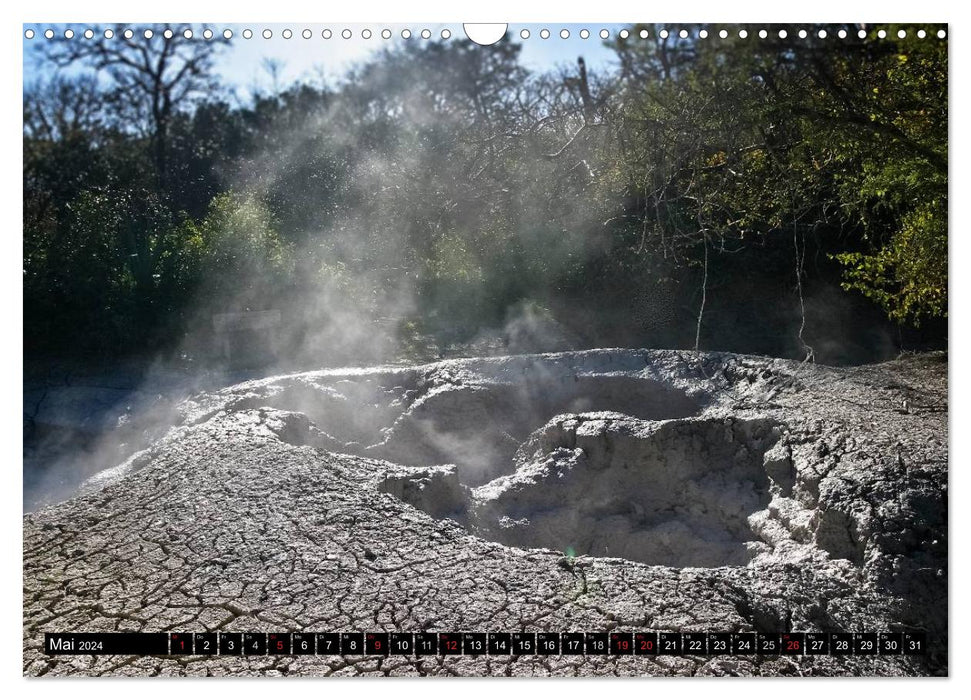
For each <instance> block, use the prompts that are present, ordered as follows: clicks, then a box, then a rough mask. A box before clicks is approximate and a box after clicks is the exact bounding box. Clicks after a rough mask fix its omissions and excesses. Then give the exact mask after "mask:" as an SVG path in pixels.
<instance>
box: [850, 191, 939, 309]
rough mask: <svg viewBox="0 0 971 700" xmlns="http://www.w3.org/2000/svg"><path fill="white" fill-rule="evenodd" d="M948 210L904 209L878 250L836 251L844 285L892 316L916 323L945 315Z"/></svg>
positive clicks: (930, 206)
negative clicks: (903, 212)
mask: <svg viewBox="0 0 971 700" xmlns="http://www.w3.org/2000/svg"><path fill="white" fill-rule="evenodd" d="M946 211H947V208H946V207H944V206H942V205H941V204H940V203H939V202H936V201H932V202H928V203H925V204H923V205H922V206H920V207H918V208H916V209H912V210H911V211H909V212H907V213H906V214H905V215H904V216H903V217H902V221H901V227H900V229H899V230H897V231H896V232H894V234H893V236H891V237H890V240H889V241H888V242H887V243H886V244H884V245H883V246H882V247H881V248H880V249H879V250H878V251H877V252H876V253H872V254H864V253H840V254H838V255H837V256H836V257H837V258H838V259H839V260H840V262H842V263H843V264H844V265H846V266H847V268H848V269H847V272H846V278H847V282H846V283H845V285H844V286H845V288H846V289H856V290H859V291H861V292H863V293H864V294H865V295H866V296H868V297H870V298H871V299H873V300H874V301H876V302H878V303H879V304H880V305H881V306H882V307H883V308H884V309H886V311H887V313H888V314H889V315H890V317H891V318H893V319H896V320H899V321H911V322H913V323H915V324H919V322H920V320H921V319H922V318H924V317H934V316H946V315H947V219H946V218H943V217H942V215H941V212H944V213H945V216H946Z"/></svg>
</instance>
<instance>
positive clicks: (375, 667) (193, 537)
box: [23, 24, 948, 677]
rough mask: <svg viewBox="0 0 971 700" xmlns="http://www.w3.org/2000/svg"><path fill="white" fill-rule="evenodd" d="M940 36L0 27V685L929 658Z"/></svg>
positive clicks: (938, 576) (942, 289) (933, 611)
mask: <svg viewBox="0 0 971 700" xmlns="http://www.w3.org/2000/svg"><path fill="white" fill-rule="evenodd" d="M946 29H947V28H946V27H945V26H941V25H853V24H847V25H802V26H780V25H746V26H739V25H725V26H721V25H714V26H713V25H707V26H698V25H684V26H681V25H678V26H672V25H583V26H581V25H557V24H550V25H509V26H508V27H505V33H504V34H498V35H497V36H495V37H493V38H490V39H489V40H488V41H486V42H483V43H476V42H475V41H472V40H470V38H469V34H467V31H466V28H464V27H463V26H462V25H458V24H457V25H415V26H409V27H404V26H400V25H397V26H395V25H380V24H375V25H367V26H364V25H347V26H344V25H340V26H328V25H293V26H290V25H253V26H243V25H219V26H216V25H213V26H208V27H207V26H199V25H192V26H188V25H154V26H145V25H139V26H126V25H120V26H104V25H101V26H93V25H90V26H89V25H51V26H48V25H27V26H25V27H24V40H23V46H24V48H23V51H24V54H23V55H24V66H25V68H24V76H25V79H24V86H23V114H24V122H23V153H24V162H23V173H24V190H23V192H24V222H23V226H24V228H23V236H24V237H23V242H24V247H23V255H24V258H23V284H24V357H25V363H24V409H23V410H24V418H23V426H24V428H23V429H24V453H23V459H24V462H23V477H24V493H23V507H24V519H23V526H24V540H23V551H24V561H23V583H24V598H23V606H24V616H23V623H24V624H23V652H24V658H23V673H24V674H25V675H28V676H48V677H50V676H67V675H80V676H179V675H187V676H253V675H283V676H302V675H307V676H331V675H333V676H349V675H350V676H356V675H361V676H363V675H368V676H398V675H404V676H598V675H603V676H671V675H679V676H681V675H685V676H690V675H697V676H939V675H947V673H948V665H947V659H948V597H947V594H948V559H947V552H948V539H947V538H948V531H947V521H948V518H947V503H948V500H947V483H948V471H947V462H948V427H947V426H948V379H947V377H948V356H947V345H948V333H947V328H948V326H947V269H948V219H947V212H948V201H947V184H948V180H947V175H948V148H947V110H948V102H947V94H948V85H947V73H948V71H947V56H948V39H947V31H946ZM469 31H470V32H471V34H472V35H473V36H475V35H476V31H478V30H476V29H475V28H470V29H469ZM479 41H482V40H481V39H479ZM493 41H494V43H489V42H493ZM120 632H138V633H164V634H162V635H160V636H158V637H152V638H148V637H145V638H144V639H155V640H162V641H161V642H160V643H161V651H158V650H156V651H155V652H154V653H132V652H130V653H115V652H113V651H112V648H111V647H102V648H100V649H99V648H98V647H93V648H91V647H88V648H87V649H85V648H77V649H74V650H73V651H74V652H75V653H64V652H65V651H68V649H66V647H61V648H60V649H59V650H57V649H54V650H52V649H51V648H50V647H49V646H45V644H46V643H45V639H46V638H45V635H48V634H61V635H74V634H80V633H120ZM352 633H353V634H352ZM517 633H518V634H517ZM674 633H678V634H681V635H684V636H682V637H678V639H681V640H683V647H682V648H681V649H680V650H679V651H677V653H664V651H665V650H664V649H663V648H660V649H659V648H654V653H650V649H648V650H647V651H648V653H642V652H643V651H645V649H642V648H641V646H639V645H635V646H636V647H637V648H636V652H637V653H629V652H630V649H631V648H630V647H629V646H625V644H627V643H628V642H627V641H626V640H644V639H650V640H651V641H652V642H655V641H656V642H657V643H658V644H659V645H660V644H661V642H662V641H663V640H665V639H671V637H668V636H663V635H670V634H674ZM689 633H703V634H704V635H709V634H712V635H728V636H727V637H722V636H711V637H708V636H702V637H700V638H701V639H704V640H707V642H705V644H703V645H702V648H701V649H700V651H699V648H698V647H694V646H691V645H690V644H689V642H690V641H691V640H695V639H697V638H696V637H689V636H687V635H688V634H689ZM809 633H814V634H812V635H810V634H809ZM342 634H343V635H345V636H343V637H341V636H340V635H342ZM419 634H423V635H424V636H418V635H419ZM440 634H445V635H446V636H445V637H441V636H438V635H440ZM507 634H510V635H514V636H513V637H510V638H506V637H504V636H503V635H507ZM749 634H752V635H753V636H752V637H749V636H748V635H749ZM804 634H805V635H808V636H803V635H804ZM836 634H844V635H848V636H847V637H838V636H834V635H836ZM194 635H195V636H194ZM236 635H240V636H236ZM243 635H245V636H243ZM358 635H359V636H358ZM365 635H367V637H365ZM383 635H388V636H387V637H384V636H383ZM571 635H580V636H579V637H575V636H571ZM637 635H640V636H637ZM732 635H734V636H732ZM783 635H790V636H789V637H784V636H783ZM869 635H872V636H869ZM365 639H366V640H367V641H366V644H367V646H366V647H361V646H360V645H358V642H357V641H355V640H365ZM403 639H407V640H409V641H408V644H409V645H412V646H401V644H402V641H401V640H403ZM524 639H525V640H529V641H528V642H524V641H523V640H524ZM550 639H553V640H556V641H557V643H558V646H553V647H550V646H538V645H547V644H548V643H549V640H550ZM577 639H579V640H580V642H579V644H580V646H579V647H577V646H575V645H574V642H575V640H577ZM603 639H607V640H608V641H607V642H605V644H606V645H607V646H606V647H603V646H601V641H602V640H603ZM723 639H728V640H729V642H730V646H729V647H728V648H727V652H726V647H722V646H719V640H723ZM745 639H753V640H756V643H757V644H759V645H761V644H763V643H764V641H765V640H772V639H775V640H777V641H776V643H777V644H778V640H780V639H782V640H786V639H800V640H803V643H804V644H805V646H804V647H802V648H801V649H800V648H798V647H797V648H796V649H795V650H793V649H781V648H779V647H778V646H775V647H772V646H771V645H770V646H768V647H762V646H759V648H758V649H756V650H755V652H754V653H752V652H750V651H747V650H746V649H745V648H744V647H740V646H738V645H739V644H741V642H740V640H745ZM813 639H823V640H827V642H828V643H831V644H830V648H828V650H824V651H825V653H810V652H811V651H813V650H812V649H810V647H809V644H808V640H813ZM841 639H845V640H847V642H845V643H847V644H848V645H849V646H848V647H847V648H845V649H844V648H838V646H839V645H838V644H837V641H838V640H841ZM280 640H283V641H282V642H281V641H280ZM335 640H336V641H335ZM429 640H434V641H435V643H436V644H439V646H438V648H437V650H436V649H435V648H432V647H424V648H422V647H421V646H420V644H424V643H426V642H427V643H430V642H429ZM504 640H506V641H504ZM510 640H511V642H510ZM598 640H601V641H598ZM888 640H889V641H888ZM895 640H896V641H895ZM907 640H911V641H912V640H921V642H920V645H919V646H920V648H919V649H913V648H907V649H903V650H902V649H901V647H900V646H899V645H900V644H906V643H907ZM871 641H873V643H874V644H876V645H877V646H878V647H879V648H878V649H876V648H875V647H870V646H869V644H870V642H871ZM278 642H279V643H280V644H283V646H276V643H278ZM891 642H893V643H895V644H897V646H896V647H894V646H893V644H891ZM456 643H457V644H458V646H457V647H455V646H454V644H456ZM510 643H512V645H513V646H508V645H509V644H510ZM185 644H189V646H185ZM193 644H194V646H193ZM306 644H309V645H310V646H309V647H307V646H306ZM375 644H379V645H380V646H375ZM503 644H506V646H503ZM239 645H243V646H244V653H243V654H239V653H238V651H239ZM342 645H343V646H342ZM388 645H397V646H395V647H394V648H393V649H391V650H390V651H391V653H390V654H388V653H387V652H388V651H389V649H388ZM534 645H536V646H534ZM571 645H572V646H571ZM381 646H383V648H381ZM217 649H218V650H219V653H218V654H216V653H212V652H215V651H216V650H217ZM456 650H457V651H456ZM551 650H552V651H551ZM52 651H57V652H58V653H52ZM123 651H124V650H123ZM416 651H417V652H419V653H417V654H416ZM452 651H456V653H454V654H453V653H451V652H452ZM658 651H660V653H657V652H658ZM901 651H905V652H907V653H901ZM914 651H916V652H919V653H910V652H914ZM342 652H343V653H342Z"/></svg>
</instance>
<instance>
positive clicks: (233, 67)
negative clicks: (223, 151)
mask: <svg viewBox="0 0 971 700" xmlns="http://www.w3.org/2000/svg"><path fill="white" fill-rule="evenodd" d="M151 26H152V25H147V24H138V25H132V29H133V30H135V31H136V35H137V34H138V33H141V32H142V31H144V29H146V28H149V27H151ZM87 28H88V26H87V25H82V24H28V25H24V29H25V30H27V29H33V30H34V32H35V36H34V38H33V39H29V40H28V39H24V42H23V43H24V77H25V80H30V77H31V76H32V75H41V74H43V73H44V72H46V70H48V68H46V66H44V65H43V64H42V63H41V62H40V61H39V60H38V52H37V49H36V48H35V47H36V46H37V45H38V44H42V43H43V42H45V41H47V39H45V38H44V37H43V33H44V32H45V31H47V30H48V29H50V30H53V31H54V32H55V34H56V35H58V36H63V34H64V32H65V31H66V30H68V29H71V30H73V31H74V33H75V37H74V38H73V39H71V41H84V39H83V38H82V37H81V34H82V32H83V31H84V30H85V29H87ZM211 28H212V29H213V31H214V32H216V33H218V34H221V33H222V32H223V31H225V30H229V31H231V32H232V35H233V36H232V39H231V41H230V44H229V47H228V48H227V49H226V50H225V51H223V52H222V53H221V55H220V57H219V59H218V61H217V64H216V67H215V70H216V72H217V73H218V74H219V75H220V77H221V78H222V80H223V82H224V83H225V84H227V85H228V86H230V87H234V88H236V90H237V93H238V94H240V95H241V96H245V95H246V94H248V93H249V92H250V91H251V90H252V89H253V88H254V87H259V88H261V89H267V88H269V87H270V82H271V81H270V77H269V74H268V72H267V71H266V70H265V69H264V62H265V59H274V60H275V61H278V62H280V64H281V65H282V69H281V72H280V78H279V80H280V83H281V86H286V85H288V84H290V83H292V82H294V81H299V80H310V81H315V82H316V81H319V79H320V77H321V75H323V76H324V77H325V78H326V79H327V80H329V81H331V82H333V81H335V80H337V79H339V78H340V77H342V76H343V75H344V74H345V73H346V71H347V69H348V68H350V67H351V66H352V65H354V64H355V63H358V62H360V61H363V60H365V59H366V58H367V57H368V56H369V55H370V54H371V53H373V52H375V51H377V50H380V49H381V48H382V47H385V46H388V45H390V44H393V43H396V42H402V41H409V42H424V41H426V40H425V39H423V38H422V37H421V31H422V30H426V29H427V30H428V31H429V32H430V39H429V40H435V39H438V38H440V37H441V36H442V32H443V31H446V32H449V33H450V35H451V38H452V39H455V38H465V32H464V30H463V29H462V25H461V24H420V25H401V24H387V25H386V24H377V23H374V24H330V25H324V24H293V25H285V24H250V25H244V24H225V25H211ZM246 29H249V30H251V31H252V32H253V35H252V38H250V39H246V38H244V37H243V32H244V30H246ZM266 29H268V30H269V31H270V32H271V33H272V36H271V37H270V38H268V39H267V38H264V37H263V31H264V30H266ZM286 29H289V30H290V31H291V33H292V36H291V37H290V38H289V39H287V38H284V36H283V34H284V30H286ZM325 29H329V30H330V31H331V36H330V38H329V39H325V38H323V36H322V33H323V32H324V30H325ZM345 29H347V30H350V32H351V38H349V39H345V38H342V33H343V31H344V30H345ZM365 29H367V30H370V32H371V36H370V38H364V37H363V33H364V30H365ZM406 29H407V30H409V31H410V32H411V37H410V38H408V39H404V38H402V36H401V34H402V31H404V30H406ZM544 29H546V30H547V31H549V38H546V39H544V38H542V35H541V33H542V32H543V30H544ZM564 29H566V30H567V31H568V32H569V37H567V38H563V37H561V36H560V32H561V31H563V30H564ZM582 29H586V30H587V31H588V32H589V36H588V37H587V38H582V36H581V30H582ZM604 29H606V30H607V31H609V32H610V33H611V35H612V36H614V35H616V32H617V31H618V30H619V29H620V25H612V24H582V25H581V24H575V25H565V24H549V25H541V24H511V25H509V28H508V30H507V35H508V36H509V37H511V38H512V39H513V40H515V41H517V42H519V43H522V44H523V50H522V54H521V56H522V62H523V64H524V65H525V66H526V67H528V68H530V69H533V70H536V71H542V70H548V69H551V68H554V67H556V66H558V65H562V64H570V65H575V62H576V59H577V56H581V55H582V56H583V57H584V59H585V60H586V62H587V66H588V67H589V68H592V69H597V68H606V67H608V66H609V65H612V64H613V61H614V57H613V52H611V51H610V50H609V49H607V48H606V47H604V45H603V40H602V39H601V38H600V35H599V34H600V32H601V31H602V30H604ZM304 30H309V31H310V33H311V37H310V38H309V39H305V38H303V32H304ZM383 30H389V31H390V32H391V38H390V39H384V38H382V36H381V33H382V31H383ZM523 30H526V31H528V32H529V38H527V39H523V38H522V37H521V32H522V31H523ZM197 35H198V34H197ZM200 40H204V39H200Z"/></svg>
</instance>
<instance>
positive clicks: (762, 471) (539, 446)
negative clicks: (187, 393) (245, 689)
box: [23, 350, 948, 676]
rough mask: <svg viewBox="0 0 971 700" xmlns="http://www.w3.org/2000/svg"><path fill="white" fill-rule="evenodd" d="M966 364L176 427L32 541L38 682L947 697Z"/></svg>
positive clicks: (510, 362) (378, 385) (310, 400)
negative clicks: (671, 686)
mask: <svg viewBox="0 0 971 700" xmlns="http://www.w3.org/2000/svg"><path fill="white" fill-rule="evenodd" d="M947 416H948V414H947V359H946V356H945V355H943V354H928V355H917V356H908V357H904V358H902V359H900V360H896V361H893V362H888V363H884V364H880V365H871V366H864V367H854V368H830V367H824V366H819V365H812V364H801V365H800V364H799V363H797V362H791V361H784V360H773V359H768V358H762V357H753V356H741V355H732V354H721V353H689V352H676V351H648V350H592V351H584V352H570V353H560V354H549V355H529V356H525V355H524V356H513V357H504V358H487V359H463V360H447V361H442V362H438V363H435V364H430V365H424V366H416V367H378V368H370V369H358V370H328V371H320V372H310V373H301V374H294V375H288V376H277V377H271V378H267V379H261V380H257V381H250V382H245V383H243V384H239V385H236V386H233V387H231V388H228V389H224V390H221V391H216V392H210V393H204V394H200V395H197V396H195V397H193V398H192V399H189V400H187V401H184V402H182V403H181V404H180V405H179V406H178V411H177V415H176V419H175V421H174V424H173V425H172V427H171V429H169V430H168V432H167V433H165V434H164V435H163V436H162V437H161V438H159V439H158V440H156V441H155V442H153V443H152V444H151V445H150V446H149V447H148V448H147V449H145V450H143V451H140V452H138V453H136V454H135V455H133V456H132V457H131V458H130V459H128V460H127V461H125V462H124V463H122V464H120V465H118V466H116V467H113V468H111V469H108V470H106V471H102V472H100V473H98V474H96V475H95V476H94V477H92V478H91V479H89V480H88V481H87V482H86V484H85V485H84V487H83V491H82V494H81V495H78V496H75V497H74V498H72V499H70V500H68V501H65V502H63V503H60V504H57V505H53V506H50V507H47V508H43V509H41V510H38V511H37V512H34V513H31V514H29V515H27V516H25V518H24V542H23V547H24V627H23V639H24V673H25V674H26V675H32V676H41V675H47V676H63V675H79V674H81V675H125V676H149V675H163V676H167V675H199V676H206V675H211V676H223V675H234V676H239V675H395V676H397V675H411V676H416V675H453V676H488V675H497V676H598V675H606V676H612V675H618V676H640V675H652V676H653V675H763V676H765V675H768V676H780V675H781V676H793V675H822V676H832V675H877V676H909V675H945V674H947V670H948V669H947V632H948V629H947V460H948V446H947V445H948V440H947V438H948V432H947ZM170 630H171V631H185V632H193V631H196V632H203V631H237V632H251V631H317V632H331V631H333V632H336V631H351V630H358V631H397V630H403V631H483V632H485V631H509V632H512V631H557V632H566V631H591V632H607V631H614V630H618V631H641V630H654V631H682V632H689V631H720V632H731V631H762V632H785V631H849V632H853V631H873V632H878V631H909V630H922V631H926V633H927V635H928V642H929V644H928V646H929V649H930V654H929V655H928V656H926V657H904V656H900V657H853V656H849V657H837V656H818V657H809V656H804V657H788V656H785V657H765V656H755V657H748V658H746V657H729V656H724V657H692V656H683V657H593V656H587V657H584V656H578V657H572V656H562V657H559V656H551V657H543V656H528V657H525V656H524V657H516V656H512V657H509V656H506V657H461V656H459V657H433V658H427V657H420V658H415V657H403V656H392V657H388V658H382V657H367V656H360V657H336V656H335V657H328V656H319V657H291V656H266V657H257V658H253V657H249V658H247V657H214V658H205V657H199V656H192V657H133V656H76V657H67V656H61V657H49V656H45V655H44V654H43V634H44V632H53V631H60V632H67V631H71V632H109V631H170Z"/></svg>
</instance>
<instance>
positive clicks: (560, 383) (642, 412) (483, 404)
mask: <svg viewBox="0 0 971 700" xmlns="http://www.w3.org/2000/svg"><path fill="white" fill-rule="evenodd" d="M701 408H702V400H701V399H700V398H697V397H691V396H688V395H687V394H686V393H684V392H683V391H680V390H679V389H677V388H675V387H671V386H668V385H665V384H661V383H659V382H655V381H651V380H648V379H641V378H638V377H630V376H609V375H608V376H604V375H591V376H580V375H568V376H565V377H561V378H554V379H550V380H548V381H526V382H523V383H521V384H499V383H497V384H479V385H472V386H461V387H456V386H445V387H441V388H440V389H438V390H435V391H432V392H430V393H429V394H427V395H426V396H424V397H422V399H421V400H419V401H416V402H415V404H414V406H412V407H411V410H410V411H408V412H407V413H404V414H403V415H402V416H401V417H400V418H399V419H398V421H397V422H396V423H395V424H394V425H393V426H392V427H391V429H390V430H388V431H386V438H385V439H384V441H383V442H381V443H379V444H375V445H372V446H371V447H370V448H368V451H367V454H369V455H370V456H374V457H379V458H382V459H387V460H389V461H393V462H397V463H400V464H410V465H427V464H446V463H448V464H455V465H457V467H458V478H459V481H460V482H461V483H463V484H466V485H468V486H478V485H481V484H485V483H487V482H489V481H491V480H492V479H494V478H496V477H497V476H500V475H502V474H508V473H509V472H511V471H512V470H513V468H514V464H513V457H514V456H515V454H516V451H517V450H518V449H519V447H520V445H522V443H523V442H524V441H525V440H526V439H527V438H528V437H529V435H530V434H531V433H532V432H533V431H534V430H536V429H538V428H540V427H542V426H543V425H544V424H545V423H546V422H547V421H548V420H550V419H551V418H553V417H554V416H557V415H560V414H573V413H582V412H592V411H613V412H617V413H622V414H625V415H628V416H632V417H635V418H641V419H647V420H659V419H667V418H681V417H685V416H691V415H695V414H697V413H698V412H700V410H701Z"/></svg>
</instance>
